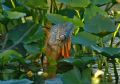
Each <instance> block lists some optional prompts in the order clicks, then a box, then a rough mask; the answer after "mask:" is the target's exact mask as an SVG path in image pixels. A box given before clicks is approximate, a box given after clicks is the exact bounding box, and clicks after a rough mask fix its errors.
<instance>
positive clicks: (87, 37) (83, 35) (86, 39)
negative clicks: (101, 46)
mask: <svg viewBox="0 0 120 84" xmlns="http://www.w3.org/2000/svg"><path fill="white" fill-rule="evenodd" d="M98 39H99V37H97V36H95V35H93V34H91V33H88V32H80V33H78V35H77V36H73V37H72V43H73V44H82V45H87V46H89V45H95V44H96V43H97V41H98Z"/></svg>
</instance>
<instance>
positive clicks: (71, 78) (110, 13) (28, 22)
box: [0, 0, 120, 84]
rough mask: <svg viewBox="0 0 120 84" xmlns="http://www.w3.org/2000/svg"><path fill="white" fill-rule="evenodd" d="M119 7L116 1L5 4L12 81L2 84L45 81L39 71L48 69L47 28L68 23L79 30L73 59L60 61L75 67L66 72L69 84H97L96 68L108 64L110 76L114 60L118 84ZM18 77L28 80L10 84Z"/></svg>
mask: <svg viewBox="0 0 120 84" xmlns="http://www.w3.org/2000/svg"><path fill="white" fill-rule="evenodd" d="M119 7H120V3H118V2H117V1H116V0H0V80H8V81H0V84H2V83H3V84H9V83H14V84H21V83H24V84H31V83H32V81H33V82H34V83H35V84H37V82H38V81H40V80H43V79H42V77H40V76H38V75H37V74H36V73H37V72H38V71H40V70H41V69H42V68H43V67H42V61H41V55H44V48H45V47H44V46H45V40H46V39H47V38H46V37H47V35H46V34H47V33H46V32H45V30H46V29H45V27H46V24H47V23H51V24H53V25H54V24H58V23H65V22H71V23H73V24H74V27H75V30H74V31H73V32H72V33H73V35H72V36H71V41H72V48H71V57H70V58H67V59H62V60H60V61H59V62H58V63H63V65H65V67H66V66H67V65H66V64H67V63H68V64H70V65H71V66H72V67H69V66H68V68H65V69H66V70H64V71H65V72H62V70H61V72H62V76H63V82H64V84H91V80H90V79H91V77H92V75H91V73H92V68H91V66H92V65H94V64H98V69H101V68H103V67H104V66H103V64H105V67H107V68H105V74H109V72H107V71H108V69H109V67H108V65H109V62H111V63H112V64H113V66H114V72H115V78H116V84H117V81H118V80H117V71H116V68H115V64H114V63H116V61H114V59H117V60H120V55H119V54H120V48H119V46H120V40H119V37H120V34H119V29H120V8H119ZM48 26H50V25H48ZM48 30H49V28H48ZM116 39H118V40H117V41H116ZM49 60H50V59H49ZM109 60H110V61H109ZM51 63H53V64H54V62H51ZM55 63H56V62H55ZM117 63H119V61H117ZM119 64H120V63H119ZM54 68H55V67H54ZM51 70H52V69H51ZM27 72H30V73H29V74H28V73H27ZM6 73H8V74H6ZM13 73H14V74H13ZM11 74H13V75H11ZM14 78H16V79H23V80H10V79H14ZM24 78H27V79H30V80H32V81H30V80H27V79H24ZM104 78H107V76H106V77H104ZM39 79H40V80H39ZM9 80H10V81H9ZM39 83H40V82H39Z"/></svg>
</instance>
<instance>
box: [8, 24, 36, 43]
mask: <svg viewBox="0 0 120 84" xmlns="http://www.w3.org/2000/svg"><path fill="white" fill-rule="evenodd" d="M32 25H34V24H33V23H32V22H28V23H24V24H19V25H17V26H15V28H13V29H12V30H11V31H9V33H8V38H9V40H12V41H13V42H14V43H16V42H17V41H18V40H19V39H20V38H21V37H22V36H23V35H24V34H25V33H26V32H27V31H28V30H29V29H30V28H31V26H32Z"/></svg>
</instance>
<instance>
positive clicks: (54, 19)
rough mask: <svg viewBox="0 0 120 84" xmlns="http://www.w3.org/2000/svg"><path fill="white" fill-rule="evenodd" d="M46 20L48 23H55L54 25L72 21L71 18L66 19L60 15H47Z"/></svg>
mask: <svg viewBox="0 0 120 84" xmlns="http://www.w3.org/2000/svg"><path fill="white" fill-rule="evenodd" d="M47 19H48V20H49V21H51V22H52V23H55V24H58V23H64V22H71V21H72V19H71V18H68V17H67V16H62V15H59V14H48V15H47Z"/></svg>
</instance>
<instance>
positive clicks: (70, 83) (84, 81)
mask: <svg viewBox="0 0 120 84" xmlns="http://www.w3.org/2000/svg"><path fill="white" fill-rule="evenodd" d="M90 80H91V70H90V69H89V68H88V69H84V70H83V72H82V73H80V71H79V70H78V68H76V67H74V68H73V69H72V70H70V71H68V72H66V73H64V74H63V84H91V81H90Z"/></svg>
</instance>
